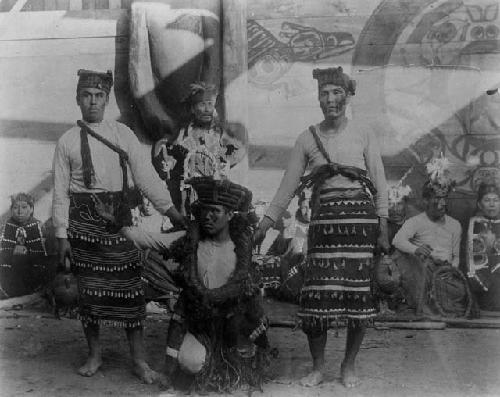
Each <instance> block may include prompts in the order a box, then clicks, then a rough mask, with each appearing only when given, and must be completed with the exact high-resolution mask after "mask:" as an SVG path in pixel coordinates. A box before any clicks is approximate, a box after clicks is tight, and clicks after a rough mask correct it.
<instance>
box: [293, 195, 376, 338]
mask: <svg viewBox="0 0 500 397" xmlns="http://www.w3.org/2000/svg"><path fill="white" fill-rule="evenodd" d="M377 236H378V218H377V214H376V213H375V208H374V205H373V201H372V198H371V196H370V195H369V194H368V193H366V192H365V191H364V190H362V189H323V190H321V191H320V195H319V203H318V205H316V208H315V209H314V210H313V214H312V219H311V223H310V227H309V232H308V254H307V260H306V263H305V265H304V267H305V268H304V284H303V287H302V290H301V293H300V311H299V313H298V316H299V318H300V320H301V323H302V328H303V330H304V331H305V332H306V333H310V332H316V331H319V330H324V329H328V328H330V327H333V326H336V324H337V322H338V320H345V319H348V320H355V321H366V320H369V319H371V318H372V317H374V316H375V314H376V308H375V301H374V298H373V296H372V282H371V278H372V263H373V250H374V248H375V243H376V240H377Z"/></svg>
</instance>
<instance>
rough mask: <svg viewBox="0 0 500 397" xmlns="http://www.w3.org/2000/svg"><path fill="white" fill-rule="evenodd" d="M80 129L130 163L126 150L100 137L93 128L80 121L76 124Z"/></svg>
mask: <svg viewBox="0 0 500 397" xmlns="http://www.w3.org/2000/svg"><path fill="white" fill-rule="evenodd" d="M76 123H77V124H78V126H79V127H80V128H82V129H83V130H85V132H87V133H88V134H90V135H92V136H93V137H94V138H95V139H97V140H98V141H99V142H101V143H103V144H105V145H106V146H107V147H109V148H110V149H111V150H112V151H114V152H116V153H118V155H119V156H120V159H121V158H122V157H123V158H124V160H125V161H128V154H127V152H125V150H123V149H121V148H119V147H118V146H116V145H115V144H114V143H111V142H110V141H108V140H107V139H106V138H104V137H103V136H101V135H99V134H98V133H97V132H95V131H94V130H93V129H92V128H90V127H89V126H88V125H87V124H85V123H84V122H83V121H81V120H78V121H77V122H76Z"/></svg>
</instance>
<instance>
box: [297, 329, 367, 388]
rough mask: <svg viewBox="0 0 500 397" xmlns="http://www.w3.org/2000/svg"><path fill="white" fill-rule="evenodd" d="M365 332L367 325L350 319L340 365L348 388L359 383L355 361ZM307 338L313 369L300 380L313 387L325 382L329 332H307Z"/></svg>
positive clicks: (343, 381)
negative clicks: (326, 348)
mask: <svg viewBox="0 0 500 397" xmlns="http://www.w3.org/2000/svg"><path fill="white" fill-rule="evenodd" d="M365 333H366V326H365V325H361V324H359V323H358V322H355V321H351V320H349V321H348V325H347V337H346V344H345V355H344V359H343V360H342V364H341V366H340V377H341V381H342V383H343V385H344V386H345V387H347V388H351V387H355V386H357V385H358V384H359V380H358V378H357V377H356V372H355V361H356V356H357V354H358V352H359V349H360V347H361V343H362V342H363V338H364V336H365ZM307 340H308V342H309V350H310V352H311V356H312V360H313V369H312V372H311V373H309V374H308V375H307V376H305V377H304V378H302V379H301V380H300V384H302V385H303V386H311V387H312V386H317V385H319V384H320V383H321V382H323V377H324V367H325V347H326V340H327V333H326V331H324V332H321V333H318V334H307Z"/></svg>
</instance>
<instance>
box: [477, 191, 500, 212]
mask: <svg viewBox="0 0 500 397" xmlns="http://www.w3.org/2000/svg"><path fill="white" fill-rule="evenodd" d="M479 208H480V209H481V211H482V212H483V214H484V215H486V216H487V217H488V218H498V216H499V215H500V197H498V195H497V194H496V193H488V194H485V195H484V196H483V198H482V199H481V200H480V201H479Z"/></svg>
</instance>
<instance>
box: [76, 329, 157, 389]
mask: <svg viewBox="0 0 500 397" xmlns="http://www.w3.org/2000/svg"><path fill="white" fill-rule="evenodd" d="M99 331H100V329H99V325H97V324H91V323H83V332H84V334H85V338H86V339H87V344H88V347H89V356H88V358H87V361H86V362H85V364H83V365H82V366H81V367H80V368H79V369H78V373H79V374H80V375H82V376H92V375H94V374H95V373H96V372H97V371H98V370H99V368H100V367H101V365H102V358H101V344H100V341H99ZM126 333H127V339H128V342H129V346H130V354H131V356H132V365H133V372H134V374H135V375H137V376H138V377H139V379H141V380H142V381H143V382H144V383H147V384H151V383H153V382H154V381H155V380H156V379H157V374H156V372H155V371H153V370H152V369H151V368H150V367H149V365H148V364H147V363H146V353H145V349H144V337H143V329H142V327H135V328H127V329H126Z"/></svg>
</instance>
